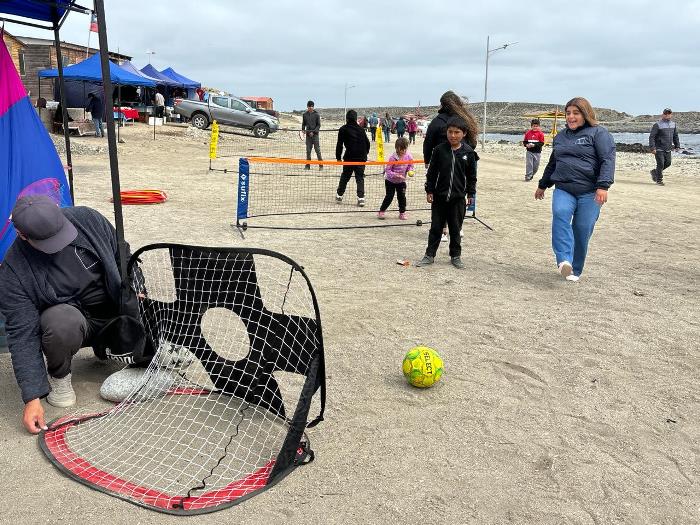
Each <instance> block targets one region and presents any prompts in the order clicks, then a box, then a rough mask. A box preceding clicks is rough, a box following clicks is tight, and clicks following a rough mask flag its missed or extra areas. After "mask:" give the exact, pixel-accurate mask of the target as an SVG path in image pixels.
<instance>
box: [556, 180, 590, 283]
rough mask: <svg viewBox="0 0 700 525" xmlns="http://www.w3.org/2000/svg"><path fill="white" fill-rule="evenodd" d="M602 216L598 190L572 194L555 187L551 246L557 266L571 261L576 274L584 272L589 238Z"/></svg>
mask: <svg viewBox="0 0 700 525" xmlns="http://www.w3.org/2000/svg"><path fill="white" fill-rule="evenodd" d="M599 215H600V204H598V203H597V202H596V201H595V192H593V193H584V194H583V195H572V194H571V193H569V192H566V191H564V190H559V189H555V190H554V194H553V195H552V249H553V250H554V255H555V256H556V258H557V265H558V264H559V263H561V262H563V261H569V262H570V263H571V265H572V266H573V270H574V272H573V273H574V275H581V272H583V265H584V263H585V262H586V253H587V252H588V241H589V240H590V238H591V235H593V228H594V227H595V223H596V221H597V220H598V216H599Z"/></svg>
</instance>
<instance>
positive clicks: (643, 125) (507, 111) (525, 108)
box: [294, 102, 700, 134]
mask: <svg viewBox="0 0 700 525" xmlns="http://www.w3.org/2000/svg"><path fill="white" fill-rule="evenodd" d="M438 107H439V106H422V107H421V108H416V107H415V106H413V107H397V106H392V107H385V106H378V107H368V108H352V109H356V110H357V113H358V115H371V114H372V113H373V112H374V113H377V115H383V114H384V113H386V112H387V111H388V112H389V114H390V115H392V116H398V115H405V114H407V113H412V114H415V113H417V112H418V111H419V110H420V112H422V113H423V114H424V115H428V116H429V117H432V116H433V115H435V113H437V110H438ZM558 107H559V109H560V110H562V109H563V108H562V107H561V105H559V106H558ZM556 108H557V104H546V103H535V102H489V103H488V105H487V115H486V118H487V132H490V133H517V134H519V133H522V132H523V130H524V129H526V128H527V127H529V118H528V117H525V116H524V115H525V114H526V113H535V112H546V111H553V110H554V109H556ZM316 110H317V111H318V112H319V113H320V114H321V117H322V118H324V119H328V120H334V121H340V122H342V121H343V120H344V116H343V108H316ZM470 110H471V111H472V113H474V116H475V117H476V119H477V120H478V121H479V127H480V128H481V125H482V123H481V121H482V118H483V111H484V107H483V105H482V104H481V103H479V102H476V103H473V104H470ZM595 111H596V115H597V116H598V120H599V121H600V123H601V124H603V125H604V126H606V127H607V128H608V129H609V130H610V131H614V132H629V133H647V132H648V131H649V130H650V129H651V126H652V125H653V124H654V122H656V121H657V120H658V119H659V116H658V115H637V116H634V115H630V114H628V113H624V112H620V111H616V110H614V109H610V108H595ZM294 113H298V114H301V111H298V112H297V111H295V112H294ZM673 119H674V120H675V121H676V123H677V124H678V128H679V131H680V132H681V133H700V112H697V111H687V112H679V113H674V114H673ZM550 126H551V122H547V121H544V122H543V128H544V129H545V130H549V129H550Z"/></svg>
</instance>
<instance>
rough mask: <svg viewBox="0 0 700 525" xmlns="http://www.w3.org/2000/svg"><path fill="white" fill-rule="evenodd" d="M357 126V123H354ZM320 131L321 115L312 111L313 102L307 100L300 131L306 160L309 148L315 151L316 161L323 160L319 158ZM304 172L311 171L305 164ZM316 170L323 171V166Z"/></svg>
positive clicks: (308, 156) (309, 152)
mask: <svg viewBox="0 0 700 525" xmlns="http://www.w3.org/2000/svg"><path fill="white" fill-rule="evenodd" d="M355 124H357V122H355ZM320 129H321V115H319V114H318V112H317V111H316V110H315V109H314V101H313V100H309V101H308V102H307V103H306V111H305V112H304V116H303V117H302V118H301V130H302V131H304V132H306V160H311V148H313V149H314V150H315V151H316V158H317V159H318V160H323V158H321V143H320V138H319V130H320ZM304 169H305V170H309V169H311V166H310V165H309V164H307V165H306V166H304ZM318 169H319V170H322V169H323V164H319V165H318Z"/></svg>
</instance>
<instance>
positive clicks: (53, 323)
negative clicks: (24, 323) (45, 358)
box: [41, 304, 87, 354]
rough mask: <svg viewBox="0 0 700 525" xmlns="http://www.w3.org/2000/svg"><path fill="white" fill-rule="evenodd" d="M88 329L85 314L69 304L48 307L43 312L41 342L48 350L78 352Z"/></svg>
mask: <svg viewBox="0 0 700 525" xmlns="http://www.w3.org/2000/svg"><path fill="white" fill-rule="evenodd" d="M86 330H87V321H86V320H85V317H84V316H83V314H82V313H81V312H80V310H78V309H77V308H75V307H74V306H70V305H68V304H59V305H56V306H52V307H50V308H47V309H46V310H44V311H43V312H42V313H41V343H42V346H43V347H44V348H45V349H46V350H62V351H64V352H65V351H70V352H71V353H72V354H73V353H75V352H77V351H78V349H79V348H80V347H81V346H82V344H83V340H84V339H85V333H86Z"/></svg>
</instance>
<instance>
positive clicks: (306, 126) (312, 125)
mask: <svg viewBox="0 0 700 525" xmlns="http://www.w3.org/2000/svg"><path fill="white" fill-rule="evenodd" d="M301 129H302V131H311V132H313V133H314V135H317V134H318V130H319V129H321V115H319V114H318V112H317V111H316V110H315V109H314V110H313V111H304V115H303V116H302V117H301Z"/></svg>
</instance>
